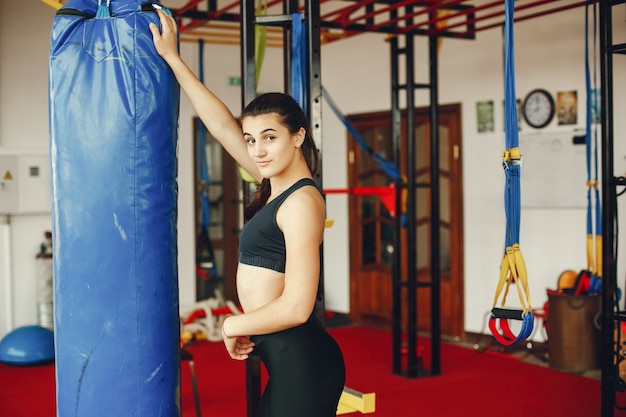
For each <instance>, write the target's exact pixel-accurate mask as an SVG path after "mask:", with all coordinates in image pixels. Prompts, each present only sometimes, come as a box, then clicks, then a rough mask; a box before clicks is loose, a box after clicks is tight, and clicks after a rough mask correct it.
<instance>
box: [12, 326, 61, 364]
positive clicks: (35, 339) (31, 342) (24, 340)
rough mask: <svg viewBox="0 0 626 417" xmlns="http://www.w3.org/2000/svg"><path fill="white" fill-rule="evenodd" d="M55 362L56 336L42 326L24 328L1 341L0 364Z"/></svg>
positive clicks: (18, 329)
mask: <svg viewBox="0 0 626 417" xmlns="http://www.w3.org/2000/svg"><path fill="white" fill-rule="evenodd" d="M52 361H54V334H53V333H52V330H49V329H46V328H45V327H41V326H22V327H18V328H17V329H14V330H12V331H11V332H9V333H8V334H7V335H6V336H4V337H3V338H2V340H0V362H4V363H7V364H9V365H40V364H44V363H48V362H52Z"/></svg>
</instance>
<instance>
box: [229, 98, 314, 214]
mask: <svg viewBox="0 0 626 417" xmlns="http://www.w3.org/2000/svg"><path fill="white" fill-rule="evenodd" d="M269 113H275V114H277V115H278V117H279V118H280V123H281V124H282V125H283V126H285V127H286V128H287V130H289V133H291V134H295V133H297V132H298V130H300V128H304V130H305V131H306V135H305V137H304V142H302V146H301V148H300V149H301V150H302V155H303V156H304V159H305V160H306V163H307V165H308V167H309V170H310V171H311V175H315V174H316V173H317V169H318V165H319V153H318V151H317V147H316V146H315V141H314V140H313V136H312V135H311V129H310V128H309V122H308V120H307V118H306V115H305V114H304V112H303V111H302V108H301V107H300V105H299V104H298V103H297V102H296V100H294V99H293V97H291V96H290V95H288V94H283V93H265V94H261V95H260V96H258V97H256V98H255V99H254V100H252V101H251V102H250V104H248V105H247V106H246V108H245V109H244V110H243V113H242V114H241V120H243V119H245V118H246V117H254V116H261V115H264V114H269ZM271 193H272V190H271V187H270V181H269V179H267V178H263V181H261V184H259V187H258V189H257V192H256V195H255V196H254V199H253V200H252V202H251V203H250V204H249V205H248V207H246V210H245V217H246V220H249V219H251V218H252V216H254V214H255V213H256V212H257V211H258V210H259V209H260V208H261V207H263V206H264V205H265V203H267V199H268V198H269V197H270V194H271Z"/></svg>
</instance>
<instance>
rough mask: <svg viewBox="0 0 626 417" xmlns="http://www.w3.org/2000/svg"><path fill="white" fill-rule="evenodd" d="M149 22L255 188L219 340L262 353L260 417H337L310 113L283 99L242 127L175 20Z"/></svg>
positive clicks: (241, 355)
mask: <svg viewBox="0 0 626 417" xmlns="http://www.w3.org/2000/svg"><path fill="white" fill-rule="evenodd" d="M157 13H158V15H159V18H160V23H161V30H160V31H159V28H157V26H156V25H154V24H151V26H150V30H151V32H152V36H153V40H154V44H155V47H156V50H157V52H158V53H159V54H160V55H161V57H162V58H163V59H164V60H165V61H166V62H167V63H168V65H169V66H170V68H171V69H172V71H173V72H174V75H175V76H176V78H177V80H178V82H179V83H180V86H181V88H182V89H183V91H184V92H185V94H186V95H187V97H189V99H190V101H191V103H192V105H193V107H194V109H195V110H196V112H197V113H198V116H199V117H200V119H201V120H202V121H203V122H204V124H205V126H206V127H207V129H208V130H209V132H211V134H212V135H213V137H215V138H216V139H217V140H218V141H219V142H220V143H221V144H222V146H223V147H224V149H225V150H226V151H227V152H228V153H230V155H231V156H232V157H233V158H234V159H235V160H236V161H237V162H238V163H239V164H240V165H241V166H242V167H243V168H244V169H245V170H246V171H247V172H248V173H249V174H250V175H252V177H254V178H255V179H256V180H257V181H259V182H260V185H259V190H258V192H257V194H256V196H255V198H254V200H253V201H252V203H251V204H250V205H249V206H248V207H247V208H246V212H245V214H246V218H247V222H246V224H245V226H244V228H243V230H242V232H241V236H240V245H239V246H240V254H239V266H238V268H237V292H238V296H239V301H240V303H241V307H242V308H243V311H244V313H243V314H240V315H235V316H231V317H228V318H227V319H226V320H225V321H224V326H223V328H222V333H223V335H224V344H225V346H226V349H227V351H228V353H229V354H230V356H231V357H232V358H233V359H240V360H244V359H247V358H248V355H250V354H251V353H253V352H254V354H258V355H260V358H261V360H262V361H263V363H264V364H265V367H266V368H267V371H268V375H269V380H268V383H267V385H266V387H265V390H264V392H263V396H262V398H261V404H260V407H259V408H260V409H259V412H258V416H259V417H270V416H271V417H294V416H298V417H308V416H310V417H331V416H335V415H336V411H337V404H338V402H339V397H340V396H341V392H342V390H343V386H344V382H345V366H344V360H343V356H342V353H341V350H340V348H339V346H338V345H337V343H336V342H335V340H334V339H333V338H332V337H331V336H330V335H329V334H328V333H327V332H326V330H325V329H324V327H323V326H322V324H321V323H320V322H319V321H318V320H317V319H316V318H315V315H314V314H313V309H314V306H315V300H316V298H317V290H318V284H319V276H320V244H321V242H322V238H323V235H324V225H325V214H326V213H325V205H324V200H323V198H322V195H321V194H320V192H319V190H318V189H317V187H316V186H315V182H314V181H313V179H312V178H313V175H315V173H316V171H317V165H318V158H319V156H318V152H317V148H316V146H315V143H314V141H313V138H312V136H311V134H310V129H309V126H308V122H307V120H306V116H305V114H304V112H303V111H302V109H301V108H300V106H299V105H298V104H297V103H296V101H295V100H294V99H293V98H291V97H290V96H288V95H286V94H282V93H269V94H263V95H261V96H259V97H257V98H255V99H254V100H253V101H252V102H251V103H250V104H248V105H247V106H246V108H245V109H244V111H243V113H242V115H241V118H240V120H241V125H239V123H238V122H237V120H236V119H235V117H234V116H233V115H232V113H231V112H230V111H229V110H228V108H227V107H226V106H225V105H224V103H222V101H221V100H219V99H218V98H217V97H216V96H215V95H214V94H213V93H212V92H211V91H210V90H208V89H207V88H206V87H205V86H204V85H203V84H202V83H201V82H200V80H199V79H198V78H197V77H196V76H195V74H193V72H192V71H191V70H190V69H189V67H188V66H187V65H186V64H185V63H184V62H183V60H182V58H181V57H180V55H179V53H178V47H177V26H176V22H175V20H174V19H172V18H171V17H170V16H168V15H166V14H165V13H163V12H162V11H160V10H157Z"/></svg>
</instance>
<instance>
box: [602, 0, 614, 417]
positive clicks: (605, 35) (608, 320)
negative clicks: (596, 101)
mask: <svg viewBox="0 0 626 417" xmlns="http://www.w3.org/2000/svg"><path fill="white" fill-rule="evenodd" d="M610 3H611V2H610V1H608V0H602V1H600V2H599V7H600V55H601V59H600V78H601V103H602V105H601V120H602V126H601V130H602V145H601V149H602V158H601V159H602V234H603V242H604V243H603V247H602V343H601V346H602V348H601V349H602V352H603V354H602V355H601V359H600V361H601V364H600V365H601V369H602V374H601V383H600V391H601V415H602V417H612V416H613V409H614V401H615V389H616V386H617V379H616V378H617V374H616V370H615V368H616V367H615V363H614V360H615V347H614V343H615V342H614V340H613V329H614V328H615V324H616V322H615V316H614V309H615V284H616V271H615V253H614V244H615V230H614V219H615V212H616V209H615V198H616V197H615V181H614V177H613V51H612V46H613V35H612V31H613V28H612V11H611V7H612V6H611V4H610Z"/></svg>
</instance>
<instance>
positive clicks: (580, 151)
mask: <svg viewBox="0 0 626 417" xmlns="http://www.w3.org/2000/svg"><path fill="white" fill-rule="evenodd" d="M581 135H584V132H582V133H579V132H572V131H569V132H556V133H537V134H527V135H522V134H520V137H519V144H520V152H521V154H522V169H521V172H522V174H521V179H520V181H521V200H522V201H521V206H522V207H523V208H585V207H587V159H586V158H587V157H586V147H585V144H584V141H583V143H582V144H575V143H574V137H575V136H581Z"/></svg>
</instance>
